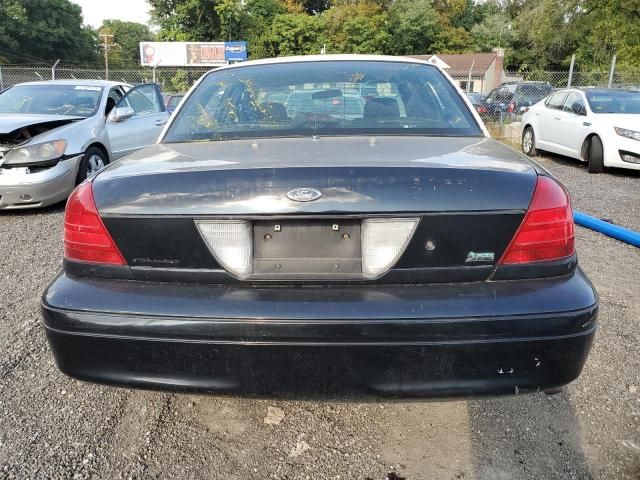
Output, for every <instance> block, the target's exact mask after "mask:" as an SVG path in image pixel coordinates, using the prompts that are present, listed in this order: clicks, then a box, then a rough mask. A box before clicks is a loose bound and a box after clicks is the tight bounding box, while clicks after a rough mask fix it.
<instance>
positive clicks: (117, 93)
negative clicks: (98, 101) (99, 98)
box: [104, 87, 124, 116]
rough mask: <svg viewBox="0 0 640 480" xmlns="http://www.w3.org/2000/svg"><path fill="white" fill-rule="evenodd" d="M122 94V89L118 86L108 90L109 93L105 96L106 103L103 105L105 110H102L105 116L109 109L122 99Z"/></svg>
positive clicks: (109, 111)
mask: <svg viewBox="0 0 640 480" xmlns="http://www.w3.org/2000/svg"><path fill="white" fill-rule="evenodd" d="M123 96H124V93H122V90H121V89H120V87H113V88H111V89H110V90H109V94H108V96H107V104H106V106H105V111H104V114H105V116H107V115H109V113H111V110H113V109H114V108H115V106H116V105H117V104H118V102H119V101H120V100H121V99H122V97H123Z"/></svg>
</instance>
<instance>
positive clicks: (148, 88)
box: [118, 84, 164, 116]
mask: <svg viewBox="0 0 640 480" xmlns="http://www.w3.org/2000/svg"><path fill="white" fill-rule="evenodd" d="M118 106H128V107H131V108H132V109H133V111H134V112H135V115H136V116H138V115H149V114H151V113H159V112H162V111H163V110H164V106H163V105H162V97H160V96H159V95H158V92H157V89H156V86H155V85H153V84H148V85H142V86H139V87H136V88H135V89H133V90H131V91H129V92H128V93H127V95H125V96H124V97H122V99H121V100H120V102H119V103H118Z"/></svg>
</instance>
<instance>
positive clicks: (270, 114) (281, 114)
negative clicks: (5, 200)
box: [261, 102, 289, 122]
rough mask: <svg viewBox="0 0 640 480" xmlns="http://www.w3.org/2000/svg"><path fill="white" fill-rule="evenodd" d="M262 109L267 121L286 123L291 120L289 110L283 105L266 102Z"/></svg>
mask: <svg viewBox="0 0 640 480" xmlns="http://www.w3.org/2000/svg"><path fill="white" fill-rule="evenodd" d="M261 107H262V111H263V112H264V118H265V119H266V120H273V121H275V122H284V121H286V120H289V117H288V115H287V109H286V107H285V106H284V105H283V104H282V103H278V102H264V103H263V104H262V105H261Z"/></svg>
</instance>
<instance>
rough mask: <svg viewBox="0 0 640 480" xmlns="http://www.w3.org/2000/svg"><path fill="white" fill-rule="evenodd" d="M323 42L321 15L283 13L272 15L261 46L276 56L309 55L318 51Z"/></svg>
mask: <svg viewBox="0 0 640 480" xmlns="http://www.w3.org/2000/svg"><path fill="white" fill-rule="evenodd" d="M323 43H326V41H325V37H324V24H323V18H322V15H307V14H306V13H299V14H293V13H285V14H280V15H276V16H275V17H274V19H273V23H272V24H271V28H270V29H269V32H268V33H267V34H266V35H265V37H264V44H263V48H264V50H265V51H268V52H269V53H270V54H272V55H278V56H286V55H309V54H314V53H319V52H320V49H321V48H322V45H323Z"/></svg>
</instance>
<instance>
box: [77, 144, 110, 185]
mask: <svg viewBox="0 0 640 480" xmlns="http://www.w3.org/2000/svg"><path fill="white" fill-rule="evenodd" d="M108 163H109V160H108V159H107V156H106V155H105V154H104V152H103V151H102V150H100V149H99V148H97V147H89V148H87V151H86V152H84V155H83V156H82V160H81V161H80V168H78V176H77V177H76V184H78V183H81V182H83V181H84V180H85V179H87V178H89V177H91V176H93V175H95V174H96V173H98V172H99V171H100V170H102V169H103V168H104V167H105V166H106V165H107V164H108Z"/></svg>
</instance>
